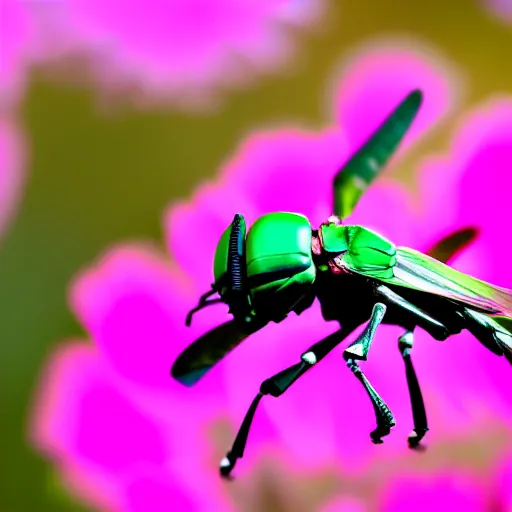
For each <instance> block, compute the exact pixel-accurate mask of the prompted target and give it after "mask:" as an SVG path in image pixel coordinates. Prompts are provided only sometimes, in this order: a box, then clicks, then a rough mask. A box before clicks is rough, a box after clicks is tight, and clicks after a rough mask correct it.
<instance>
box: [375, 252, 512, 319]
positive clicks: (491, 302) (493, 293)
mask: <svg viewBox="0 0 512 512" xmlns="http://www.w3.org/2000/svg"><path fill="white" fill-rule="evenodd" d="M393 274H394V277H393V278H391V279H389V280H384V281H386V282H389V283H390V284H395V285H398V286H404V287H407V288H412V289H415V290H419V291H423V292H427V293H432V294H434V295H440V296H442V297H446V298H447V299H452V300H454V301H457V302H461V303H463V304H465V305H466V306H470V307H473V308H475V309H477V310H479V311H482V312H484V313H488V314H491V315H500V316H505V317H512V290H509V289H508V288H502V287H500V286H495V285H492V284H490V283H486V282H485V281H480V280H479V279H476V278H474V277H471V276H468V275H467V274H464V273H462V272H459V271H458V270H455V269H453V268H451V267H449V266H448V265H445V264H444V263H441V262H440V261H437V260H435V259H434V258H431V257H430V256H427V255H426V254H423V253H421V252H418V251H415V250H414V249H410V248H408V247H399V248H398V249H397V253H396V264H395V266H394V267H393Z"/></svg>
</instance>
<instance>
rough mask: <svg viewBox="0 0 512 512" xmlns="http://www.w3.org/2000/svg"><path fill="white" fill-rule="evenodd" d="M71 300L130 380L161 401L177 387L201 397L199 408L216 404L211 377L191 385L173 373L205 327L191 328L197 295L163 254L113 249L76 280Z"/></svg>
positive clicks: (184, 393)
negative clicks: (187, 321)
mask: <svg viewBox="0 0 512 512" xmlns="http://www.w3.org/2000/svg"><path fill="white" fill-rule="evenodd" d="M71 303H72V306H73V309H74V310H75V312H76V314H77V316H78V317H79V318H80V320H81V321H82V323H83V324H84V326H85V327H86V328H87V330H88V331H89V333H90V334H91V335H92V338H93V339H94V341H95V343H96V344H97V346H98V347H99V349H100V351H101V353H102V354H103V355H104V356H105V357H106V358H107V360H108V361H109V362H110V364H111V365H112V367H113V368H114V369H115V370H116V371H117V372H119V374H120V375H121V376H123V377H124V378H125V379H127V380H128V381H130V382H133V383H137V384H139V385H143V386H149V387H151V388H153V390H154V392H155V393H156V394H155V395H154V397H155V399H156V397H157V395H159V394H160V395H161V393H162V392H163V391H164V390H166V392H165V393H164V394H163V395H161V398H162V399H163V400H164V401H166V400H168V398H166V395H167V393H168V392H169V391H172V393H173V396H178V397H179V396H183V397H188V399H189V400H191V402H190V403H193V401H192V400H193V397H196V399H198V400H199V402H196V405H195V407H198V408H201V407H204V408H205V409H208V408H209V407H210V406H211V405H213V403H214V402H215V400H214V397H215V396H217V395H218V394H219V389H218V388H217V387H215V386H214V385H212V382H211V381H210V382H208V384H209V385H208V386H206V387H202V386H201V385H198V386H196V388H194V389H187V388H185V387H184V386H182V385H181V384H178V383H176V382H175V381H174V380H173V379H172V378H171V376H170V373H169V372H170V368H171V366H172V364H173V362H174V360H175V359H176V357H177V356H178V354H179V352H180V351H181V350H183V349H184V348H185V347H186V346H187V345H189V344H190V343H191V342H192V341H193V340H194V338H195V337H197V336H199V334H202V333H203V332H204V327H205V325H204V322H202V323H201V322H196V324H197V327H192V328H190V329H188V328H187V327H185V317H186V314H187V312H188V309H190V308H191V307H193V305H195V303H197V298H196V296H195V294H193V295H192V294H191V288H190V285H189V284H188V283H187V281H185V280H184V279H183V278H182V277H181V276H180V275H179V273H178V272H177V271H176V270H175V269H174V268H173V267H172V266H171V265H170V264H169V263H168V262H167V261H166V260H165V259H164V258H163V257H161V256H160V255H158V254H157V253H155V252H153V251H151V250H149V249H144V248H140V247H136V246H125V247H118V248H116V249H113V250H111V251H110V252H107V253H106V254H105V255H104V256H103V258H101V259H100V261H99V262H98V263H97V264H96V265H95V266H94V267H91V268H88V269H86V270H84V271H83V272H82V273H81V275H79V276H78V277H77V278H76V279H75V281H74V283H73V285H72V286H71ZM213 313H215V312H213ZM217 313H218V310H217ZM204 317H206V318H207V319H209V320H210V326H211V323H212V322H213V321H215V319H214V318H213V317H212V312H210V314H208V313H207V314H206V315H203V318H204ZM215 323H220V321H219V320H216V321H215ZM196 389H197V390H198V391H196ZM205 391H206V394H205V393H204V392H205ZM161 405H162V407H164V405H163V404H161Z"/></svg>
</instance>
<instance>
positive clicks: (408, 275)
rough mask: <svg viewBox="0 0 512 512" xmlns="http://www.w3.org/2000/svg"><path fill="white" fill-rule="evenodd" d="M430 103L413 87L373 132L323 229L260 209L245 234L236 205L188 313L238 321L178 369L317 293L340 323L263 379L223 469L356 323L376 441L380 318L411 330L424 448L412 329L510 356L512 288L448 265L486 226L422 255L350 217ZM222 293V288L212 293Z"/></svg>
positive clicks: (195, 348) (356, 355)
mask: <svg viewBox="0 0 512 512" xmlns="http://www.w3.org/2000/svg"><path fill="white" fill-rule="evenodd" d="M421 102H422V93H421V91H419V90H416V91H413V92H411V93H410V94H409V95H408V96H407V97H406V98H405V99H404V100H403V101H402V102H401V103H400V104H399V105H398V106H397V108H396V109H395V110H394V111H393V112H392V113H391V114H390V115H389V116H388V117H387V118H386V119H385V120H384V122H383V124H382V125H381V126H380V127H379V128H378V129H377V130H376V132H375V133H374V134H373V135H372V136H371V137H370V139H369V140H368V141H367V142H366V143H365V144H364V145H363V146H362V147H361V148H360V149H359V150H358V151H357V152H356V153H355V154H354V155H353V156H352V157H351V158H350V160H349V161H348V162H347V163H346V164H345V165H344V166H343V167H342V168H341V169H340V170H339V172H338V173H337V174H336V176H335V178H334V182H333V184H334V214H335V215H334V216H333V217H331V218H330V219H329V220H328V221H326V222H324V223H323V224H321V225H320V227H319V228H318V229H314V228H313V227H312V226H311V225H310V223H309V221H308V219H307V218H306V217H304V216H303V215H299V214H296V213H285V212H277V213H270V214H267V215H264V216H262V217H260V218H259V219H257V220H256V222H254V224H253V225H252V227H251V229H250V230H249V232H248V233H247V234H246V225H245V221H244V218H243V216H242V215H239V214H237V215H235V217H234V220H233V222H232V224H231V225H230V226H229V227H228V228H227V229H226V231H225V232H224V234H223V235H222V237H221V239H220V242H219V244H218V246H217V250H216V253H215V259H214V276H215V282H214V284H213V285H212V289H211V290H210V291H209V292H207V293H206V294H205V295H203V296H202V297H201V300H200V301H199V304H198V306H197V307H196V308H194V309H193V310H192V311H191V312H190V313H189V316H188V317H187V324H188V325H190V322H191V319H192V315H193V314H194V313H195V312H197V311H199V310H200V309H202V308H204V307H205V306H208V305H210V304H215V303H219V302H222V303H225V304H227V305H228V306H229V312H230V313H231V314H232V315H233V319H232V320H231V321H229V322H226V323H224V324H222V325H220V326H218V327H217V328H215V329H213V330H211V331H209V332H208V333H206V334H205V335H203V336H202V337H201V338H199V339H198V340H197V341H195V342H194V343H193V344H192V345H190V346H189V347H188V348H187V349H186V350H184V351H183V352H182V353H181V354H180V356H179V357H178V358H177V360H176V361H175V363H174V365H173V367H172V371H171V373H172V376H173V377H174V378H176V379H177V380H178V381H180V382H182V383H183V384H185V385H187V386H191V385H193V384H195V383H196V382H197V381H198V380H199V379H200V378H201V377H202V376H203V375H204V374H205V373H206V372H207V371H208V370H209V369H211V368H212V367H213V366H214V365H215V364H216V363H217V362H218V361H219V360H220V359H222V358H223V357H224V356H225V355H226V354H227V353H228V352H230V351H231V350H233V349H234V348H235V347H236V346H237V345H238V344H239V343H240V342H242V341H243V340H244V339H245V338H247V337H248V336H249V335H251V334H252V333H254V332H256V331H258V330H260V329H262V328H263V327H264V326H266V325H267V324H268V323H269V322H281V321H283V320H284V319H285V318H286V317H287V315H288V314H290V313H291V312H294V313H296V314H300V313H302V312H303V311H305V310H306V309H307V308H309V307H310V306H311V305H312V304H313V302H314V300H315V299H318V301H319V302H320V306H321V311H322V315H323V317H324V319H325V320H336V321H338V322H339V324H340V329H338V330H337V331H336V332H334V333H333V334H331V335H330V336H328V337H326V338H325V339H323V340H321V341H319V342H317V343H315V344H314V345H313V346H312V347H311V348H310V349H309V350H307V351H306V352H304V353H303V354H302V356H301V359H300V362H299V363H298V364H296V365H294V366H291V367H290V368H287V369H285V370H283V371H281V372H280V373H278V374H277V375H274V376H273V377H271V378H269V379H267V380H265V381H264V382H263V383H262V384H261V387H260V390H259V393H258V394H257V396H256V398H255V399H254V401H253V402H252V404H251V406H250V408H249V410H248V412H247V414H246V416H245V419H244V420H243V423H242V425H241V427H240V430H239V432H238V434H237V436H236V439H235V441H234V444H233V446H232V448H231V450H230V451H229V452H228V453H227V455H226V457H224V459H223V460H222V462H221V465H220V471H221V474H222V475H224V476H226V475H229V473H230V472H231V471H232V469H233V468H234V466H235V463H236V460H237V459H239V458H241V457H242V456H243V454H244V449H245V445H246V442H247V437H248V434H249V429H250V425H251V422H252V419H253V417H254V414H255V411H256V408H257V405H258V403H259V401H260V400H261V398H262V397H263V396H264V395H271V396H274V397H278V396H280V395H282V394H283V393H284V392H285V391H286V390H287V389H288V388H289V387H290V386H291V385H292V384H293V383H294V382H295V381H296V380H297V379H298V378H299V377H301V376H302V375H304V373H306V372H307V371H308V370H309V369H310V368H312V367H313V366H315V365H316V364H318V363H319V362H320V361H321V360H322V359H323V358H324V357H325V356H326V355H327V354H328V353H329V352H330V351H331V350H333V349H334V348H335V347H336V346H338V345H339V344H340V343H341V342H342V341H343V340H345V339H346V338H347V336H349V335H350V334H351V333H352V332H353V331H354V330H355V329H357V328H358V327H360V326H362V325H363V324H366V326H365V328H364V329H363V331H362V332H361V334H360V335H359V336H358V337H357V338H356V339H355V341H353V343H351V344H350V345H349V346H348V347H347V348H346V349H345V350H344V352H343V355H344V358H345V361H346V364H347V366H348V368H349V369H350V370H351V371H352V373H353V374H354V375H355V376H356V378H357V379H358V380H359V381H360V382H361V383H362V385H363V386H364V388H365V389H366V391H367V393H368V395H369V397H370V400H371V402H372V404H373V407H374V409H375V413H376V421H377V427H376V429H375V430H374V431H373V432H371V434H370V436H371V439H372V441H373V442H374V443H376V444H378V443H382V437H384V436H386V435H388V434H389V433H390V429H391V428H392V427H393V426H394V425H395V420H394V417H393V414H392V413H391V411H390V409H389V407H388V406H387V405H386V403H385V402H384V400H383V399H382V398H381V397H380V395H379V394H378V393H377V391H376V390H375V389H374V388H373V386H372V385H371V384H370V382H369V381H368V379H367V378H366V376H365V375H364V374H363V372H362V371H361V369H360V367H359V364H358V361H366V360H367V357H368V352H369V350H370V347H371V344H372V341H373V339H374V337H375V333H376V331H377V328H378V326H379V324H381V323H387V324H393V325H398V326H400V327H401V328H403V335H402V336H400V338H399V339H398V348H399V351H400V353H401V355H402V358H403V360H404V363H405V369H406V376H407V384H408V387H409V394H410V398H411V405H412V413H413V422H414V430H413V431H412V433H411V434H410V436H409V439H408V441H409V446H410V447H411V448H415V447H417V446H418V445H419V442H420V441H421V439H422V438H423V437H424V435H425V434H426V432H427V431H428V425H427V416H426V412H425V405H424V402H423V398H422V394H421V390H420V386H419V384H418V379H417V377H416V373H415V371H414V368H413V365H412V362H411V350H412V347H413V339H414V334H413V333H414V330H415V329H416V328H417V327H419V328H422V329H424V330H426V331H427V332H428V333H429V334H430V335H431V336H432V337H433V338H435V339H436V340H445V339H447V338H448V337H449V336H451V335H453V334H458V333H460V332H461V331H462V330H463V329H467V330H468V331H469V332H471V333H472V334H473V335H474V336H475V337H476V338H477V339H478V340H479V341H480V342H481V343H482V344H483V345H485V346H486V347H487V348H488V349H489V350H491V351H492V352H494V353H495V354H497V355H499V356H502V355H505V357H506V358H507V359H508V361H509V362H510V363H512V334H511V332H509V331H508V330H507V329H506V328H505V327H504V325H502V324H504V319H507V318H512V290H509V289H506V288H501V287H498V286H494V285H492V284H488V283H486V282H483V281H480V280H478V279H475V278H473V277H470V276H468V275H466V274H463V273H461V272H458V271H456V270H454V269H453V268H451V267H449V266H448V265H446V262H447V261H448V260H449V258H450V257H451V256H453V254H454V253H455V252H456V251H458V250H459V249H461V248H462V247H463V246H465V245H466V244H467V243H469V242H470V241H471V240H472V239H473V238H474V237H475V235H476V232H475V231H474V230H473V229H471V228H468V229H464V230H461V231H459V232H456V233H454V234H453V235H451V236H449V237H447V238H446V239H444V240H442V241H441V242H440V243H439V244H438V245H437V246H436V247H434V248H433V249H432V250H431V251H430V253H429V254H430V255H425V254H422V253H420V252H418V251H415V250H413V249H410V248H407V247H396V246H395V245H394V244H393V243H392V242H391V241H389V240H387V239H386V238H384V237H382V236H380V235H379V234H377V233H375V232H373V231H371V230H369V229H367V228H365V227H364V226H356V225H350V224H345V223H344V222H342V219H346V218H347V217H348V216H349V215H350V214H351V213H352V211H353V209H354V207H355V205H356V204H357V202H358V200H359V199H360V197H361V196H362V194H363V193H364V191H365V190H366V188H367V187H368V186H369V185H370V183H371V182H372V181H373V180H374V179H375V177H376V176H378V174H379V172H380V171H381V169H382V168H383V167H384V166H385V164H386V162H387V161H388V160H389V158H390V157H391V155H392V154H393V153H394V152H395V150H396V148H397V147H398V145H399V143H400V141H401V140H402V139H403V137H404V135H405V133H406V132H407V130H408V129H409V127H410V126H411V124H412V123H413V121H414V119H415V117H416V115H417V113H418V111H419V109H420V106H421ZM214 294H218V296H219V297H218V298H212V299H210V297H212V296H213V295H214Z"/></svg>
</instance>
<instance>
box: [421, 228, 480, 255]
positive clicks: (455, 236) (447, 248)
mask: <svg viewBox="0 0 512 512" xmlns="http://www.w3.org/2000/svg"><path fill="white" fill-rule="evenodd" d="M477 235H478V232H477V230H476V229H475V228H471V227H469V228H462V229H458V230H457V231H454V232H453V233H450V234H449V235H447V236H445V237H444V238H441V240H439V241H438V242H437V243H436V244H435V245H434V246H432V247H431V248H430V250H429V251H427V254H428V255H429V256H430V257H431V258H434V259H436V260H438V261H441V262H443V263H447V262H448V261H450V260H451V259H452V258H453V257H454V256H455V255H456V254H457V253H459V252H460V251H462V249H464V248H465V247H467V246H468V245H469V244H470V243H471V242H473V240H475V238H476V237H477Z"/></svg>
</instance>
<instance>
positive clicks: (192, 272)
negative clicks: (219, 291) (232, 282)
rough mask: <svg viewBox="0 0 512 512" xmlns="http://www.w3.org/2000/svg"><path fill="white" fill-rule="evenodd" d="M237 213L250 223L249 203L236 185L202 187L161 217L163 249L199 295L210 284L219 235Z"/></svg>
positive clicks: (250, 206) (212, 278) (251, 212)
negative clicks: (185, 274)
mask: <svg viewBox="0 0 512 512" xmlns="http://www.w3.org/2000/svg"><path fill="white" fill-rule="evenodd" d="M235 213H241V214H242V215H244V216H245V217H246V218H247V222H248V223H249V222H250V221H251V216H253V215H254V214H253V209H252V205H251V204H250V202H249V201H248V200H247V199H246V197H245V196H244V195H243V193H242V191H241V190H240V189H238V188H237V187H236V186H233V185H231V184H230V183H226V184H225V186H218V185H210V184H207V185H204V186H203V187H201V188H200V189H199V190H198V191H197V192H196V193H195V194H194V196H193V198H192V199H191V200H190V201H188V202H186V203H179V204H177V205H173V206H171V207H170V208H169V210H168V211H167V212H166V215H165V233H166V239H167V248H168V250H169V252H170V254H171V256H172V257H173V259H174V260H175V261H176V262H177V263H178V264H179V266H180V267H181V268H182V269H183V270H184V271H185V272H186V273H187V274H188V277H189V278H190V279H191V280H193V281H194V282H195V283H197V286H198V290H199V291H200V293H204V292H206V291H207V290H208V289H209V288H210V285H211V284H212V283H213V281H214V275H213V255H214V253H215V249H216V247H217V244H218V242H219V240H220V237H221V235H222V233H223V232H224V231H225V230H226V228H227V227H228V226H229V225H230V224H231V222H232V221H233V217H234V215H235Z"/></svg>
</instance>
